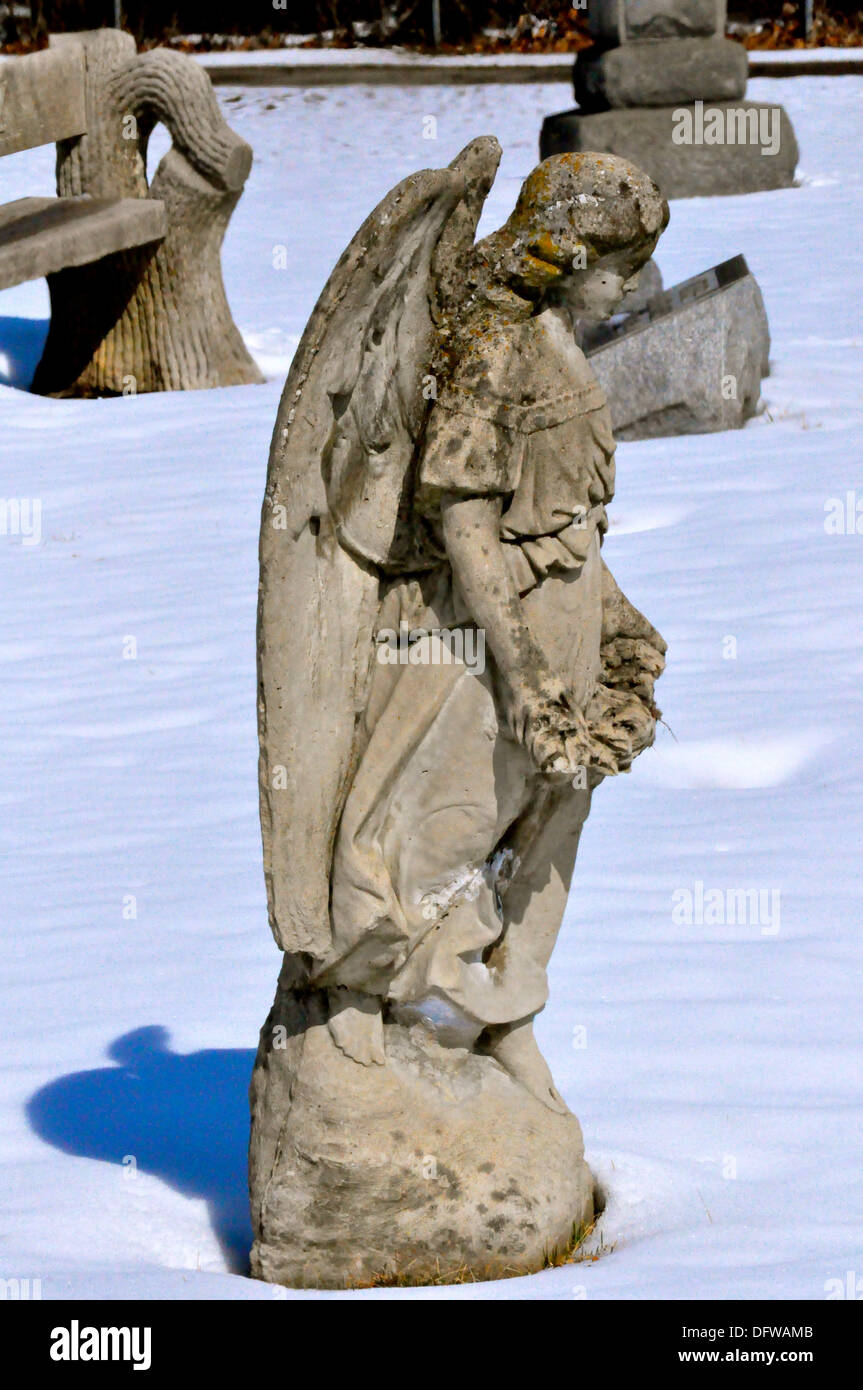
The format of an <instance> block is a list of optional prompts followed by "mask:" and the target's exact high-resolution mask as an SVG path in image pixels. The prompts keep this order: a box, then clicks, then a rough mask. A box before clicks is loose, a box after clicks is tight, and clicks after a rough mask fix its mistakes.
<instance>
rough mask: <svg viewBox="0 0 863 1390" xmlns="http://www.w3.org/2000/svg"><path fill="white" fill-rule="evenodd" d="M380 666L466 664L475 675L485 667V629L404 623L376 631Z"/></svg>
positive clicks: (479, 674) (480, 672) (478, 674)
mask: <svg viewBox="0 0 863 1390" xmlns="http://www.w3.org/2000/svg"><path fill="white" fill-rule="evenodd" d="M376 640H377V653H376V655H377V660H378V661H379V663H380V664H381V665H382V666H456V665H458V666H466V667H467V668H468V670H469V671H472V672H473V674H474V675H475V676H481V675H482V673H483V671H484V670H485V632H484V631H483V629H482V628H479V627H456V628H446V627H431V628H428V627H420V628H411V627H408V626H407V625H406V624H405V625H403V626H402V627H400V628H398V630H396V629H395V628H391V627H382V628H381V629H380V630H379V631H378V634H377V639H376Z"/></svg>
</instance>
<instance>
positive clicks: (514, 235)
mask: <svg viewBox="0 0 863 1390" xmlns="http://www.w3.org/2000/svg"><path fill="white" fill-rule="evenodd" d="M667 225H668V204H667V203H666V201H665V199H664V198H663V196H662V194H661V193H660V191H659V189H658V188H657V186H656V184H655V183H654V182H653V180H652V179H651V178H649V177H648V176H647V174H644V173H642V171H641V170H640V169H636V167H635V165H634V164H630V163H629V162H628V160H625V159H620V158H619V157H618V156H617V155H612V154H558V155H552V157H551V158H550V159H546V160H543V162H542V164H540V165H538V167H537V168H536V169H534V171H533V173H532V174H530V175H529V177H528V178H527V179H526V180H525V182H524V183H523V185H522V188H521V192H520V193H519V195H518V202H517V203H516V205H515V208H514V210H513V212H512V214H511V216H510V217H509V218H508V220H507V222H506V223H505V225H504V226H503V227H501V229H500V231H498V232H494V233H493V234H492V236H490V237H487V238H486V239H485V241H482V242H480V243H479V244H478V246H477V253H478V256H479V258H480V261H481V262H482V263H484V265H485V268H486V270H487V272H488V273H489V275H490V276H491V278H492V280H493V281H495V282H496V283H497V284H498V285H499V286H500V287H501V288H502V289H506V290H507V291H510V292H512V293H514V294H515V295H517V296H518V297H519V298H520V299H522V300H527V301H529V302H531V303H532V304H533V305H537V304H538V303H547V302H552V301H555V300H557V301H564V302H566V303H567V304H568V306H569V307H570V308H571V309H572V310H573V311H574V312H575V313H577V314H579V315H581V316H583V317H586V318H606V317H608V316H609V315H610V314H613V313H614V311H615V309H616V308H617V306H618V305H619V303H620V301H621V299H622V298H623V295H624V294H625V293H626V291H627V289H628V288H630V286H631V285H632V284H633V283H634V282H635V279H636V277H637V275H638V272H639V270H640V269H641V267H642V266H643V265H644V264H645V262H646V261H648V260H649V259H650V257H651V255H652V254H653V251H654V248H655V246H656V243H657V241H658V240H659V237H660V235H661V233H662V232H663V230H664V228H665V227H666V226H667Z"/></svg>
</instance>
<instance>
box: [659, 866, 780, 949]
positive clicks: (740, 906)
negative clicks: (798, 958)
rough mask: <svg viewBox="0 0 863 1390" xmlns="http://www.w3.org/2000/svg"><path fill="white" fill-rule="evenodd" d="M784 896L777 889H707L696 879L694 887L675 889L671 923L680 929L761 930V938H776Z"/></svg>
mask: <svg viewBox="0 0 863 1390" xmlns="http://www.w3.org/2000/svg"><path fill="white" fill-rule="evenodd" d="M781 897H782V895H781V893H780V890H779V889H778V888H705V886H704V883H703V882H702V880H701V879H696V881H695V883H694V884H693V885H692V887H691V888H675V890H674V892H673V893H672V895H671V920H672V922H674V924H675V926H678V927H735V926H739V927H759V928H760V930H761V935H762V936H776V935H777V934H778V932H779V924H780V921H781Z"/></svg>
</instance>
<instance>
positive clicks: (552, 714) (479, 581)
mask: <svg viewBox="0 0 863 1390" xmlns="http://www.w3.org/2000/svg"><path fill="white" fill-rule="evenodd" d="M500 513H501V499H500V497H464V496H463V495H457V494H454V493H446V494H444V495H443V497H442V499H441V518H442V525H443V538H444V544H445V545H446V550H447V555H448V557H449V561H450V564H451V566H452V571H453V577H454V579H455V580H456V581H457V583H458V585H459V588H460V589H461V592H462V594H463V596H464V599H465V602H466V603H467V606H468V608H469V610H470V613H471V615H472V617H473V619H474V622H475V623H476V625H477V627H479V628H480V629H481V630H482V631H483V632H484V634H485V640H486V643H487V645H488V647H489V649H490V651H491V654H492V656H493V657H494V660H495V665H496V667H497V672H498V675H499V678H500V689H499V694H500V698H501V700H502V702H503V706H504V714H505V717H506V719H507V722H508V723H509V726H510V728H511V730H512V732H513V734H514V735H515V737H516V738H517V739H518V740H519V741H520V742H521V743H523V744H524V745H525V747H526V748H527V749H528V751H529V752H530V754H531V756H532V758H533V760H534V762H535V763H536V765H537V767H538V768H539V769H540V770H541V771H543V772H547V773H563V774H568V775H572V771H573V769H574V768H576V767H579V766H582V765H584V764H585V763H587V762H588V761H590V762H595V761H596V755H595V750H594V751H593V752H591V751H590V750H589V749H588V733H587V725H586V722H585V719H584V716H583V714H582V712H581V711H580V710H578V709H576V708H575V706H574V704H573V703H572V701H571V700H570V698H569V696H568V694H567V691H566V689H565V687H564V685H563V683H562V682H561V681H560V680H559V679H558V678H557V677H556V676H555V675H554V673H553V671H552V669H551V667H550V665H549V663H548V661H547V659H546V657H545V655H544V653H543V652H542V650H541V649H540V647H539V646H538V644H537V643H536V641H535V640H534V638H533V637H532V635H531V633H530V630H529V628H528V625H527V622H526V619H525V614H524V610H523V608H522V603H521V599H520V597H519V593H518V590H517V588H516V586H515V584H514V582H513V580H512V577H511V575H510V572H509V568H508V566H507V563H506V559H505V556H504V553H503V547H502V545H501V541H500Z"/></svg>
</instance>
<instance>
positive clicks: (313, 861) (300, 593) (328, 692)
mask: <svg viewBox="0 0 863 1390" xmlns="http://www.w3.org/2000/svg"><path fill="white" fill-rule="evenodd" d="M474 143H475V144H476V143H479V142H474ZM495 144H496V142H495ZM469 148H470V147H469ZM463 153H464V154H466V153H467V152H463ZM461 158H462V156H459V159H461ZM455 163H456V165H457V164H458V161H456V162H455ZM495 164H496V161H495ZM469 197H472V193H469V191H468V189H467V186H466V180H465V174H464V172H462V171H461V170H460V169H459V168H457V167H450V168H449V169H441V170H424V171H423V172H421V173H418V174H414V175H412V176H411V177H410V178H407V179H405V180H404V181H403V182H402V183H400V184H399V185H398V186H397V187H396V188H394V189H393V190H392V192H390V193H389V194H387V196H386V197H385V198H384V199H383V201H382V202H381V203H380V204H379V205H378V206H377V207H376V208H375V210H374V212H373V213H372V214H371V215H370V217H368V218H367V220H366V221H365V222H364V223H363V225H362V227H361V228H360V230H359V231H358V232H357V234H356V236H355V237H354V239H353V240H352V242H351V243H350V245H349V246H348V248H347V250H346V251H345V252H344V254H343V255H342V257H341V259H340V260H339V262H338V264H337V265H336V267H335V269H334V270H333V273H332V275H331V276H330V278H329V280H328V282H327V284H326V286H325V288H324V290H323V293H322V294H321V296H320V299H319V300H318V303H317V305H316V306H315V309H314V311H313V313H312V316H311V318H310V319H309V322H308V325H307V327H306V330H305V333H304V334H303V337H302V339H301V341H300V345H299V347H298V349H297V353H296V356H295V358H294V361H293V363H292V365H291V369H290V372H289V373H288V379H287V382H286V383H285V389H284V392H283V395H282V400H281V404H280V407H279V413H278V416H277V419H276V427H275V431H274V434H273V442H272V446H271V450H270V462H269V469H268V474H267V488H266V494H265V497H264V506H263V512H262V517H261V542H260V561H261V571H260V589H259V606H258V727H259V739H260V765H259V781H260V799H261V826H262V832H263V841H264V870H265V876H266V880H267V893H268V902H269V912H270V925H271V927H272V929H273V934H274V935H275V937H276V940H277V942H278V943H279V945H280V946H281V947H282V948H283V949H284V950H286V951H294V952H306V953H308V954H310V955H311V956H313V957H315V958H321V957H322V956H324V955H325V954H326V951H327V949H328V947H329V944H330V922H329V876H330V865H331V860H332V847H333V842H334V839H335V834H336V829H337V826H338V820H339V816H340V815H341V810H342V806H343V804H344V798H345V796H346V794H347V790H348V788H349V786H350V783H351V780H352V776H353V771H354V765H355V758H356V748H355V744H356V737H355V736H356V729H357V723H358V719H359V716H360V715H361V713H362V710H363V708H364V704H365V695H366V688H367V683H368V677H369V670H370V662H371V657H372V651H373V641H372V631H373V626H374V622H375V619H376V616H377V607H378V589H379V581H380V575H381V572H382V571H383V570H389V571H392V570H396V571H397V570H399V569H402V570H403V569H406V568H407V569H410V568H413V567H414V566H416V565H417V564H418V558H417V555H416V548H415V539H414V529H413V526H412V524H411V515H410V511H411V489H412V481H413V464H414V460H415V455H416V447H417V442H418V440H419V437H420V435H421V432H422V426H423V422H424V419H425V414H426V410H427V408H428V400H427V398H426V397H427V394H428V393H424V391H423V376H424V374H425V373H427V372H428V371H429V367H430V363H431V361H432V358H433V355H434V344H435V339H436V328H435V324H434V322H433V319H432V311H433V310H434V311H435V314H437V302H436V301H435V299H434V295H433V286H434V283H435V282H434V278H433V275H432V258H433V256H434V253H435V250H436V248H437V246H438V244H439V242H440V240H441V234H442V231H443V229H444V228H445V227H446V226H447V224H448V223H449V222H450V221H451V219H452V218H453V214H454V213H455V212H456V211H457V210H458V209H459V207H460V205H461V204H462V203H463V202H467V199H468V198H469ZM477 217H478V212H477ZM475 222H476V219H474V226H475Z"/></svg>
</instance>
